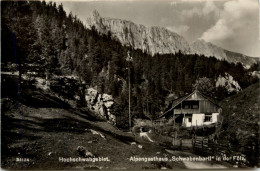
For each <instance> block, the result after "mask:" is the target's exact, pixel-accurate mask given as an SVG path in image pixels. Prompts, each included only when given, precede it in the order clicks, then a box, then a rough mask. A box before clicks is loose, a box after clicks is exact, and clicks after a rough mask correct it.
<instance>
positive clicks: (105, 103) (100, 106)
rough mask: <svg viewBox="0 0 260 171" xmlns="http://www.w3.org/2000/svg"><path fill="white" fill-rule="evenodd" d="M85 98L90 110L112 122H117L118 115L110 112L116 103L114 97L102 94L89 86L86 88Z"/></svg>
mask: <svg viewBox="0 0 260 171" xmlns="http://www.w3.org/2000/svg"><path fill="white" fill-rule="evenodd" d="M85 100H86V102H87V105H88V107H89V109H90V110H92V111H93V112H94V113H96V114H97V115H98V116H100V117H101V118H103V119H107V120H108V121H110V122H111V123H112V124H114V125H115V124H116V116H115V115H113V114H112V113H111V112H110V111H111V108H112V106H113V104H114V99H113V97H112V96H111V95H108V94H100V93H98V91H97V90H96V89H94V88H88V89H87V90H86V94H85Z"/></svg>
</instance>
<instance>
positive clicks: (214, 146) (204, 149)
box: [193, 136, 259, 166]
mask: <svg viewBox="0 0 260 171" xmlns="http://www.w3.org/2000/svg"><path fill="white" fill-rule="evenodd" d="M193 150H194V152H195V153H197V154H200V155H203V156H218V157H221V159H222V160H223V159H227V158H230V160H226V161H227V162H229V163H232V164H239V165H242V166H245V165H252V164H253V165H254V163H253V162H254V161H257V160H258V158H259V156H257V155H256V151H255V147H254V146H241V145H231V144H223V143H217V142H214V141H210V140H209V138H207V137H200V136H195V137H194V138H193ZM234 156H239V157H242V158H244V159H245V160H237V159H236V158H235V159H234ZM240 159H241V158H240Z"/></svg>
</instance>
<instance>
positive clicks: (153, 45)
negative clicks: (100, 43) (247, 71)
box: [87, 10, 256, 66]
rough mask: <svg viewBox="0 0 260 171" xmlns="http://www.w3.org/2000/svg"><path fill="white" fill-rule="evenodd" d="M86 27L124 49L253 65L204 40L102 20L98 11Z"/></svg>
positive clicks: (162, 28)
mask: <svg viewBox="0 0 260 171" xmlns="http://www.w3.org/2000/svg"><path fill="white" fill-rule="evenodd" d="M87 23H88V25H87V26H90V28H91V27H92V26H95V28H96V29H97V30H98V31H99V32H100V33H103V34H107V33H108V32H110V33H111V34H112V37H113V38H115V39H117V40H118V41H120V42H121V43H122V44H123V45H127V46H128V45H130V46H132V47H133V48H135V49H141V50H142V51H143V52H147V53H150V54H151V55H154V54H157V53H159V54H170V53H172V54H175V53H177V52H179V51H181V52H182V53H184V54H195V53H196V54H199V55H204V56H207V57H210V56H214V57H215V58H217V59H219V60H226V61H228V62H234V63H237V62H241V63H243V64H244V65H245V66H247V65H251V64H253V63H255V62H256V60H255V59H253V58H249V57H248V56H245V55H242V54H239V53H235V52H230V51H227V50H225V49H223V48H221V47H218V46H216V45H214V44H212V43H210V42H206V41H205V40H204V39H198V40H196V41H194V42H192V43H191V44H190V43H188V42H187V41H186V40H185V38H184V37H182V36H181V35H179V34H177V33H175V32H172V31H170V30H168V29H166V28H164V27H159V26H152V27H145V26H143V25H140V24H135V23H133V22H132V21H127V20H123V19H115V18H104V17H101V16H100V14H99V12H98V11H97V10H94V11H92V13H91V15H90V17H89V18H87Z"/></svg>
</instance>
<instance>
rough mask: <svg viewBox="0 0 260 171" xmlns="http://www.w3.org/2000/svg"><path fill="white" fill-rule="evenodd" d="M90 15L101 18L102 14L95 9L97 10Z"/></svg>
mask: <svg viewBox="0 0 260 171" xmlns="http://www.w3.org/2000/svg"><path fill="white" fill-rule="evenodd" d="M90 16H92V17H94V18H99V17H100V14H99V12H98V11H97V10H96V9H95V10H93V11H92V12H91V15H90Z"/></svg>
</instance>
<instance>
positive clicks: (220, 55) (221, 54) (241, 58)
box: [191, 40, 256, 68]
mask: <svg viewBox="0 0 260 171" xmlns="http://www.w3.org/2000/svg"><path fill="white" fill-rule="evenodd" d="M191 53H193V54H195V53H197V54H199V55H205V56H214V57H215V58H217V59H219V60H226V61H228V62H234V63H237V62H241V63H242V64H243V65H244V66H245V67H247V68H248V67H250V65H252V64H253V63H255V62H256V59H255V58H252V57H249V56H246V55H243V54H241V53H236V52H231V51H228V50H225V49H223V48H221V47H218V46H216V45H214V44H212V43H210V42H205V41H204V40H197V41H195V42H193V43H191Z"/></svg>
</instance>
